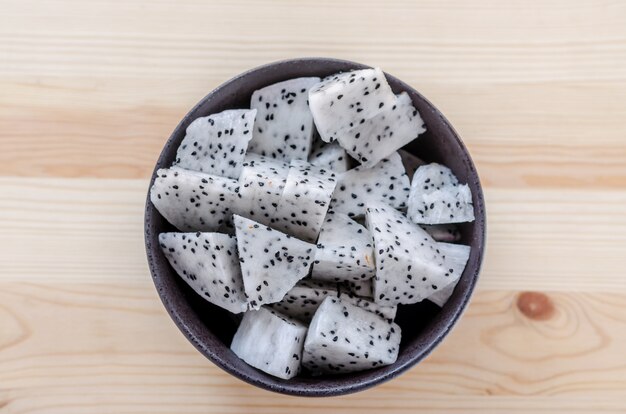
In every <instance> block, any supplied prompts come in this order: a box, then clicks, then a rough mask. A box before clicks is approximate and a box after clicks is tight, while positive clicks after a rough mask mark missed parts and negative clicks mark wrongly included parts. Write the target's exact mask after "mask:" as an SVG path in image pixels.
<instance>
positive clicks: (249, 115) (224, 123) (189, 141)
mask: <svg viewBox="0 0 626 414" xmlns="http://www.w3.org/2000/svg"><path fill="white" fill-rule="evenodd" d="M255 117H256V109H252V110H250V109H230V110H227V111H224V112H220V113H219V114H213V115H209V116H205V117H201V118H198V119H196V120H194V121H193V122H192V123H191V124H190V125H189V126H188V127H187V131H186V134H185V138H183V142H182V143H181V144H180V146H179V147H178V151H177V152H176V161H175V162H174V164H173V165H174V166H178V167H180V168H184V169H187V170H193V171H200V172H204V173H207V174H211V175H219V176H223V177H227V178H234V179H237V178H239V174H240V173H241V164H242V163H243V159H244V156H245V154H246V149H247V148H248V142H249V141H250V139H251V138H252V128H253V126H254V118H255Z"/></svg>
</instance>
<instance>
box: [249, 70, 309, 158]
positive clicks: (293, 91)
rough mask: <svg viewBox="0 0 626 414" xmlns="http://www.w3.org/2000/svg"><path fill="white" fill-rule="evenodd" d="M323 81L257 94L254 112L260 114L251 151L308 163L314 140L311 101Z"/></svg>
mask: <svg viewBox="0 0 626 414" xmlns="http://www.w3.org/2000/svg"><path fill="white" fill-rule="evenodd" d="M319 81H320V78H297V79H290V80H287V81H284V82H279V83H275V84H273V85H270V86H267V87H265V88H263V89H259V90H257V91H254V93H253V94H252V98H251V100H250V108H252V109H253V110H254V109H256V110H257V111H258V116H257V120H256V124H255V130H254V137H253V138H252V141H250V151H251V152H255V153H257V154H261V155H265V156H267V157H271V158H276V159H279V160H284V161H287V162H289V161H291V160H292V159H301V160H306V159H307V158H308V156H309V152H310V150H311V143H312V138H313V117H312V115H311V111H309V105H308V97H309V89H310V88H311V86H313V85H315V84H317V83H318V82H319Z"/></svg>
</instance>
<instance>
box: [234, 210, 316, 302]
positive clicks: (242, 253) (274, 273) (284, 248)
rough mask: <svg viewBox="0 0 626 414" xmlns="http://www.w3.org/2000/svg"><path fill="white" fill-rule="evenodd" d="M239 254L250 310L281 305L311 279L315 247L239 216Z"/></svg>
mask: <svg viewBox="0 0 626 414" xmlns="http://www.w3.org/2000/svg"><path fill="white" fill-rule="evenodd" d="M234 222H235V229H236V234H237V250H238V252H239V261H240V263H241V273H242V275H243V284H244V287H245V293H246V297H247V298H248V302H249V304H250V308H252V309H258V308H259V307H260V306H261V305H263V304H266V303H274V302H278V301H280V300H281V299H282V298H283V297H284V296H285V294H286V293H287V292H288V291H289V290H290V289H291V288H293V287H294V285H295V284H296V282H298V281H299V280H300V279H302V278H304V277H305V276H307V275H308V273H309V270H310V269H311V264H312V263H313V258H314V256H315V245H313V244H310V243H307V242H304V241H302V240H298V239H296V238H295V237H291V236H289V235H287V234H284V233H281V232H279V231H277V230H273V229H272V228H270V227H267V226H264V225H263V224H260V223H257V222H255V221H252V220H249V219H247V218H244V217H241V216H238V215H235V216H234Z"/></svg>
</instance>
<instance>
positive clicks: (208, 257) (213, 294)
mask: <svg viewBox="0 0 626 414" xmlns="http://www.w3.org/2000/svg"><path fill="white" fill-rule="evenodd" d="M159 245H160V246H161V249H162V250H163V254H164V255H165V257H166V258H167V260H168V261H169V262H170V265H171V266H172V267H173V268H174V270H175V271H176V273H178V275H179V276H180V277H181V278H182V279H183V280H184V281H185V282H187V284H189V286H191V288H192V289H193V290H194V291H196V293H198V294H199V295H201V296H202V297H203V298H204V299H206V300H207V301H209V302H211V303H212V304H214V305H217V306H219V307H222V308H224V309H226V310H228V311H230V312H233V313H241V312H245V311H246V310H247V308H248V305H247V300H246V298H245V296H244V288H243V280H242V277H241V269H240V268H239V259H238V258H237V241H236V240H235V237H233V236H229V235H227V234H221V233H200V232H197V233H161V234H159Z"/></svg>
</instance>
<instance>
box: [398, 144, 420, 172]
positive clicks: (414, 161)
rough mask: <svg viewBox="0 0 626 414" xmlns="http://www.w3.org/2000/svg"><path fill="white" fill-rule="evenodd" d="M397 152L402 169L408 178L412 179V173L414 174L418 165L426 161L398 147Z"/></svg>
mask: <svg viewBox="0 0 626 414" xmlns="http://www.w3.org/2000/svg"><path fill="white" fill-rule="evenodd" d="M398 154H400V158H402V165H404V170H405V171H406V174H407V175H408V176H409V180H412V179H413V174H415V171H416V170H417V169H418V168H419V167H421V166H422V165H426V161H424V160H423V159H421V158H420V157H418V156H416V155H413V154H411V153H410V152H408V151H405V150H403V149H399V150H398Z"/></svg>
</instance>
